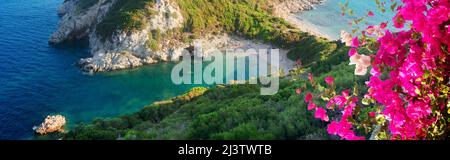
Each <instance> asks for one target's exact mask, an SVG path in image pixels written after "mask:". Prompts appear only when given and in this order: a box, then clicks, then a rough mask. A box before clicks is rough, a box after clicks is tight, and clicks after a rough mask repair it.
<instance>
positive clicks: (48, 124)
mask: <svg viewBox="0 0 450 160" xmlns="http://www.w3.org/2000/svg"><path fill="white" fill-rule="evenodd" d="M65 124H66V118H65V117H64V116H62V115H54V116H47V117H46V118H45V120H44V122H42V123H41V124H40V125H39V126H34V127H33V130H34V131H35V132H36V133H38V134H48V133H53V132H64V125H65Z"/></svg>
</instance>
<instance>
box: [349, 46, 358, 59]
mask: <svg viewBox="0 0 450 160" xmlns="http://www.w3.org/2000/svg"><path fill="white" fill-rule="evenodd" d="M355 54H358V51H356V48H350V50H349V51H348V56H349V57H351V56H353V55H355Z"/></svg>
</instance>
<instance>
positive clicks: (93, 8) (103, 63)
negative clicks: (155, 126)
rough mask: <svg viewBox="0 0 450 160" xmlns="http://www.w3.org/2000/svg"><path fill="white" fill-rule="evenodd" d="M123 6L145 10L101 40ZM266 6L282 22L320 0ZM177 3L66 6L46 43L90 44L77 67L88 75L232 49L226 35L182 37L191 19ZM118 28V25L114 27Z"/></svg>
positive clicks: (111, 1)
mask: <svg viewBox="0 0 450 160" xmlns="http://www.w3.org/2000/svg"><path fill="white" fill-rule="evenodd" d="M127 1H136V2H130V3H134V4H137V3H142V4H145V7H143V6H140V7H141V8H142V9H141V10H131V11H130V12H126V14H135V15H137V16H135V15H133V16H128V17H126V18H127V19H126V20H128V21H130V23H131V22H132V25H133V27H134V28H132V29H128V28H126V27H127V26H128V25H129V24H122V25H125V27H122V28H114V31H113V32H111V33H109V34H106V35H105V34H99V33H104V32H105V31H103V30H105V29H103V28H106V27H103V26H107V25H108V23H111V22H110V21H112V22H115V19H111V18H110V17H111V16H112V15H113V12H119V11H122V10H124V9H130V8H131V9H134V8H133V7H135V6H131V7H130V6H129V5H130V4H127ZM268 1H269V2H270V3H269V4H270V5H271V7H272V8H273V10H272V11H273V14H274V15H275V16H278V17H284V15H286V14H290V13H292V12H298V11H301V10H306V9H311V8H312V5H314V4H316V3H320V2H321V1H322V0H268ZM178 3H179V2H178V1H174V0H65V1H64V3H63V5H62V6H61V7H60V8H59V10H58V15H60V16H61V21H60V23H59V27H58V29H57V31H55V32H54V33H53V34H52V36H51V37H50V40H49V43H50V44H57V43H62V42H65V41H70V40H76V39H80V38H88V39H89V44H90V45H89V46H90V49H91V54H92V57H90V58H85V59H81V60H80V62H79V65H80V68H81V69H82V70H83V71H86V72H101V71H112V70H118V69H125V68H132V67H137V66H141V65H145V64H150V63H156V62H159V61H172V60H177V59H178V57H179V56H180V55H181V51H182V50H183V49H185V48H188V47H190V46H193V44H194V43H197V44H199V45H201V46H203V48H204V49H208V48H213V47H214V48H218V49H224V48H230V47H231V48H233V47H232V46H236V45H234V44H233V43H230V42H231V41H233V39H230V38H229V36H226V37H225V38H224V37H223V36H224V35H227V34H224V33H214V34H209V33H208V34H206V32H205V34H201V35H202V36H200V37H192V36H191V35H189V34H185V33H182V34H180V33H179V32H180V30H182V28H183V27H184V26H183V25H184V24H185V23H187V21H188V20H189V19H187V18H185V17H184V15H185V14H183V10H181V9H180V7H179V6H178ZM209 3H211V2H209ZM147 4H149V5H147ZM121 7H122V8H121ZM135 8H136V7H135ZM184 13H186V12H184ZM108 16H110V17H108ZM108 18H110V19H108ZM119 18H120V16H119ZM196 18H205V17H196ZM116 19H117V18H116ZM134 19H138V20H137V21H136V20H134ZM107 20H110V21H107ZM133 20H134V21H133ZM105 21H107V22H105ZM134 23H136V24H134ZM120 25H121V24H120V23H119V24H117V25H116V24H114V25H112V26H120ZM135 26H138V27H135ZM102 27H103V28H102ZM99 29H101V30H102V32H100V31H99Z"/></svg>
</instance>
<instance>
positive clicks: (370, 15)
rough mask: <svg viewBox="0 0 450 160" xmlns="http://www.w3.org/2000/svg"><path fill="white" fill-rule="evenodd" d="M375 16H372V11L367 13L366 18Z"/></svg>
mask: <svg viewBox="0 0 450 160" xmlns="http://www.w3.org/2000/svg"><path fill="white" fill-rule="evenodd" d="M374 15H375V14H373V12H372V11H369V13H367V16H369V17H373V16H374Z"/></svg>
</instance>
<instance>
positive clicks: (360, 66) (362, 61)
mask: <svg viewBox="0 0 450 160" xmlns="http://www.w3.org/2000/svg"><path fill="white" fill-rule="evenodd" d="M370 60H371V59H370V56H366V55H363V54H358V53H355V54H354V55H353V56H351V57H350V63H349V65H356V68H355V75H360V76H362V75H366V74H367V67H369V66H370Z"/></svg>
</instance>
